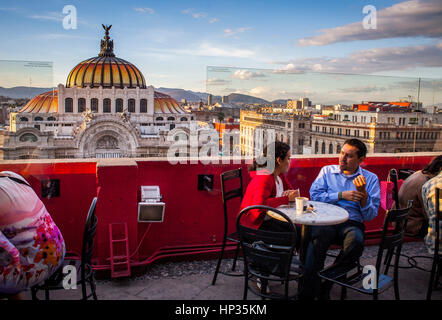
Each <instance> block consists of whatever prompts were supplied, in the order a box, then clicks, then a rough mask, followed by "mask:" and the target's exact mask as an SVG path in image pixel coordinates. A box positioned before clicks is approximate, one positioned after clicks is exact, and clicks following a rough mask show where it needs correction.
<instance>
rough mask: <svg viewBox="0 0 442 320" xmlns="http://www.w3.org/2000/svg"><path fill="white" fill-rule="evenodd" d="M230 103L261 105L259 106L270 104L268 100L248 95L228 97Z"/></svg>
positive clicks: (237, 94)
mask: <svg viewBox="0 0 442 320" xmlns="http://www.w3.org/2000/svg"><path fill="white" fill-rule="evenodd" d="M228 97H229V103H250V104H253V103H259V104H269V103H270V102H268V101H267V100H264V99H260V98H256V97H253V96H248V95H246V94H239V93H231V94H229V95H228Z"/></svg>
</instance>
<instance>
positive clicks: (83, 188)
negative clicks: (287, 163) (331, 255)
mask: <svg viewBox="0 0 442 320" xmlns="http://www.w3.org/2000/svg"><path fill="white" fill-rule="evenodd" d="M432 158H433V157H432V156H415V157H413V156H406V157H404V156H402V157H401V156H399V155H398V156H397V157H371V158H368V159H367V160H366V161H365V163H364V164H363V166H364V168H366V169H368V170H370V171H372V172H374V173H376V174H377V175H378V177H379V180H385V179H386V177H387V174H388V171H389V169H390V168H393V167H394V168H397V169H400V168H410V169H414V170H418V169H421V168H423V167H424V166H425V165H426V164H428V163H429V162H430V161H431V159H432ZM335 163H337V157H330V158H294V159H292V162H291V168H290V170H289V172H288V179H289V181H290V182H291V183H292V184H293V186H295V187H299V188H300V190H301V194H303V195H307V196H308V191H309V188H310V185H311V183H312V182H313V180H314V179H315V178H316V175H317V174H318V173H319V170H320V169H321V167H322V166H324V165H328V164H335ZM239 166H241V167H242V168H243V169H244V177H243V179H244V185H245V186H247V184H248V182H249V180H250V178H249V177H248V174H247V165H246V164H245V163H244V161H243V162H242V163H241V164H239V165H238V164H221V163H220V164H209V165H204V164H201V163H197V164H177V165H172V164H170V163H169V162H167V161H137V162H136V163H135V162H134V161H133V160H130V159H128V160H125V161H124V162H123V163H121V161H120V163H119V164H116V165H98V166H97V164H96V162H51V161H48V162H47V163H45V162H43V163H41V161H38V162H36V161H35V162H34V161H30V162H29V163H19V162H17V163H13V164H0V170H11V171H15V172H17V173H19V174H21V175H23V176H24V177H25V178H26V179H28V181H29V182H30V183H31V186H32V187H33V188H34V190H36V192H37V194H38V195H39V196H41V180H46V179H60V197H59V198H51V199H42V200H43V202H44V204H45V206H46V208H47V209H48V211H49V212H50V213H51V215H52V217H53V218H54V220H55V222H56V223H57V225H58V226H59V227H60V229H61V232H62V234H63V236H64V238H65V241H66V244H67V249H68V250H74V251H77V252H80V248H81V238H82V232H83V227H84V221H85V218H86V213H87V211H88V208H89V205H90V202H91V199H92V198H93V197H94V196H96V195H97V193H98V202H97V209H96V210H97V211H96V214H97V217H98V219H99V221H98V223H99V225H98V229H97V236H96V237H97V238H96V250H95V256H96V257H97V260H98V263H99V264H100V265H101V266H98V268H99V269H106V268H109V259H108V258H109V256H110V252H109V241H108V237H109V234H108V225H109V224H110V223H118V222H125V223H127V225H128V230H129V234H128V237H129V250H130V254H131V256H132V257H131V258H132V259H131V265H132V266H134V265H143V264H147V263H150V262H152V261H155V260H156V259H159V258H162V257H176V256H183V255H184V256H185V255H189V254H196V253H199V254H202V253H204V254H210V253H212V254H213V253H214V252H216V250H217V249H218V248H219V244H220V241H221V239H222V234H223V213H222V202H221V190H220V179H219V175H220V174H221V173H222V172H224V171H227V170H232V169H235V168H237V167H239ZM198 174H212V175H214V189H213V190H212V191H210V192H208V191H198V190H197V185H198ZM142 185H158V186H159V187H160V191H161V194H162V195H163V201H164V202H165V203H166V207H165V215H164V222H162V223H138V221H137V203H138V201H140V187H141V186H142ZM97 189H98V190H99V192H97ZM237 207H239V202H238V203H237ZM236 213H237V212H236V210H231V212H230V215H231V216H230V221H231V222H230V224H229V229H230V230H233V229H234V227H235V216H236ZM383 217H384V212H383V210H382V209H380V211H379V215H378V217H377V218H376V219H374V220H373V221H370V222H367V223H366V227H367V229H366V232H367V235H373V236H375V235H376V231H377V230H379V229H380V228H381V226H382V222H383ZM140 241H142V243H140ZM136 249H138V250H137V252H136V253H135V254H134V252H135V250H136Z"/></svg>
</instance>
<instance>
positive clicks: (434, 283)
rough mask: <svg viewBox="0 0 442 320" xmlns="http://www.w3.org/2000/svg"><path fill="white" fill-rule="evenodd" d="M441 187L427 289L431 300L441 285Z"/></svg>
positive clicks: (437, 201)
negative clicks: (434, 291)
mask: <svg viewBox="0 0 442 320" xmlns="http://www.w3.org/2000/svg"><path fill="white" fill-rule="evenodd" d="M440 191H441V189H439V188H436V207H435V209H436V212H435V213H436V216H435V226H434V227H435V228H436V230H435V232H436V239H435V242H434V254H433V264H432V267H431V273H430V282H429V284H428V290H427V300H431V294H432V292H433V290H436V289H437V288H438V286H439V279H440V273H441V268H442V265H441V264H442V259H441V254H440V252H439V246H440V229H439V228H440V201H441V200H442V199H441V192H440Z"/></svg>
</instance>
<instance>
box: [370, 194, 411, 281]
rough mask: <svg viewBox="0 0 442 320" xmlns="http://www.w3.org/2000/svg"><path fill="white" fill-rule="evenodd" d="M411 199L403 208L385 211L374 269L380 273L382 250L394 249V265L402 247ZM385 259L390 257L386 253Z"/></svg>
mask: <svg viewBox="0 0 442 320" xmlns="http://www.w3.org/2000/svg"><path fill="white" fill-rule="evenodd" d="M411 205H412V201H411V200H410V201H409V202H408V207H407V208H404V209H392V210H388V211H387V212H386V213H385V219H384V226H383V229H382V236H381V243H380V245H379V251H378V256H377V259H376V270H377V272H378V274H381V272H382V271H381V263H382V259H383V256H384V250H386V251H387V252H389V253H392V252H394V250H396V258H397V260H396V261H395V266H396V265H397V263H398V261H399V260H398V259H399V255H400V252H401V249H402V241H403V238H404V233H405V228H406V226H407V220H408V213H409V211H410V208H411ZM390 224H393V225H394V229H393V230H392V229H391V228H389V226H390ZM385 259H391V256H389V255H388V254H387V255H386V256H385ZM385 265H386V268H385V270H384V271H383V272H384V273H387V272H388V267H389V265H390V264H389V263H386V264H385Z"/></svg>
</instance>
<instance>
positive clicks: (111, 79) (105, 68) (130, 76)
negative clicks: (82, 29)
mask: <svg viewBox="0 0 442 320" xmlns="http://www.w3.org/2000/svg"><path fill="white" fill-rule="evenodd" d="M102 26H103V29H104V31H105V36H104V39H101V42H100V53H99V54H98V56H96V57H93V58H90V59H87V60H84V61H82V62H80V63H79V64H77V65H76V66H75V67H74V68H73V69H72V70H71V72H69V75H68V78H67V80H66V88H74V87H75V86H77V87H80V88H85V87H90V88H98V87H100V86H101V87H103V88H112V87H116V88H125V87H127V88H131V89H132V88H140V89H145V88H146V81H145V79H144V76H143V74H142V73H141V71H140V70H139V69H138V68H137V67H136V66H134V65H133V64H132V63H130V62H128V61H126V60H123V59H120V58H117V57H116V56H115V54H114V42H113V40H111V39H110V37H109V30H110V29H111V27H112V25H110V26H105V25H102Z"/></svg>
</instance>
